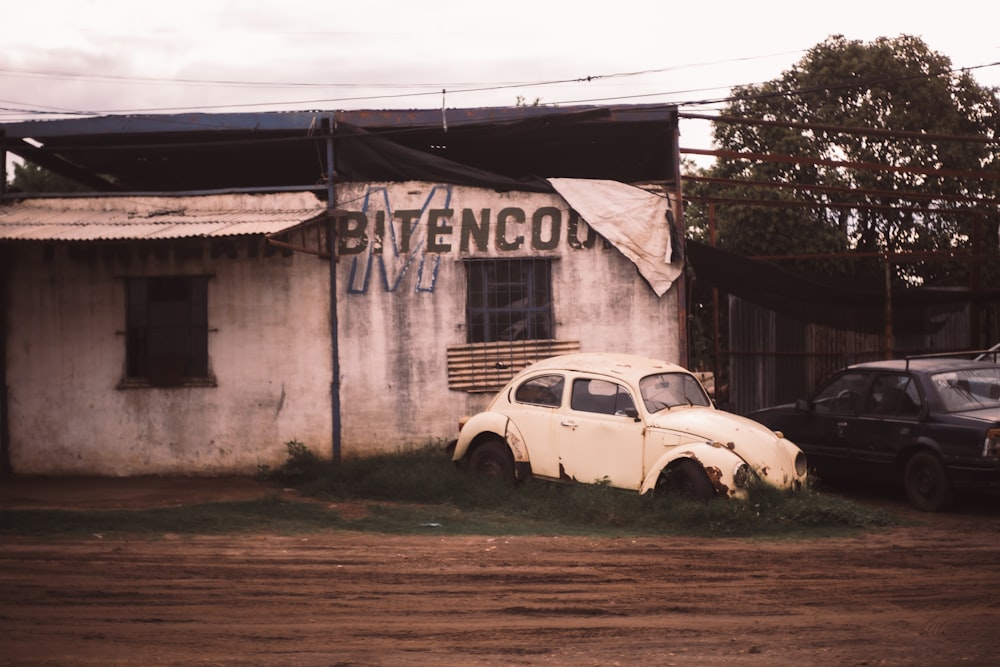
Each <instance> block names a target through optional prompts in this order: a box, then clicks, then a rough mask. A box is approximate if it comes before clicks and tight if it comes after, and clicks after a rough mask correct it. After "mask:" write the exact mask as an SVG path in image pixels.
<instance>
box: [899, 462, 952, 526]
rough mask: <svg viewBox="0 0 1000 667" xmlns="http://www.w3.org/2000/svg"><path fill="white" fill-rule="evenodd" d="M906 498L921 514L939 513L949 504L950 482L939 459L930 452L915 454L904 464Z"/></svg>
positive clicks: (950, 494) (950, 499)
mask: <svg viewBox="0 0 1000 667" xmlns="http://www.w3.org/2000/svg"><path fill="white" fill-rule="evenodd" d="M903 483H904V486H905V487H906V497H907V498H908V499H909V500H910V504H911V505H913V506H914V507H915V508H917V509H918V510H921V511H923V512H939V511H941V510H943V509H945V508H947V507H948V505H950V504H951V501H952V498H953V493H952V488H951V480H950V479H948V473H947V471H946V470H945V469H944V465H943V464H942V463H941V459H939V458H938V457H937V456H935V455H934V454H932V453H930V452H917V453H916V454H914V455H913V456H912V457H910V460H909V461H907V462H906V469H905V471H904V473H903Z"/></svg>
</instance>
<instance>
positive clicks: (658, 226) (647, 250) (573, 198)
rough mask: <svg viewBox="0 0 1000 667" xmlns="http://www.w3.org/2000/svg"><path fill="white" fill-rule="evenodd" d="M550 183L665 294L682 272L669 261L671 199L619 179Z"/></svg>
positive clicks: (651, 283) (569, 179) (555, 180)
mask: <svg viewBox="0 0 1000 667" xmlns="http://www.w3.org/2000/svg"><path fill="white" fill-rule="evenodd" d="M549 183H551V184H552V187H554V188H555V189H556V192H558V193H559V195H560V196H561V197H562V198H563V199H565V200H566V203H567V204H569V205H570V207H572V208H573V209H574V210H575V211H576V212H577V213H579V214H580V217H582V218H583V219H584V220H585V221H586V222H587V224H588V225H590V226H591V227H592V228H593V229H594V230H596V231H597V233H598V234H600V235H601V236H603V237H604V238H605V239H607V240H608V242H609V243H611V244H612V245H614V246H615V247H616V248H618V250H620V251H621V252H622V254H623V255H625V256H626V257H627V258H628V259H629V260H630V261H631V262H632V263H633V264H635V265H636V268H638V269H639V273H640V275H642V277H643V278H645V279H646V282H648V283H649V286H650V287H652V288H653V291H654V292H655V293H656V296H663V295H664V294H665V293H666V292H667V290H668V289H670V286H671V285H672V284H673V283H674V280H676V279H677V276H678V275H680V272H681V271H682V270H683V262H674V263H671V262H670V255H671V252H672V250H673V248H672V247H671V242H670V233H671V232H670V226H671V225H670V221H669V220H668V219H667V211H669V210H670V200H669V199H667V198H666V197H661V196H659V195H656V194H654V193H652V192H647V191H646V190H643V189H642V188H637V187H635V186H633V185H628V184H627V183H620V182H618V181H608V180H598V179H582V178H550V179H549Z"/></svg>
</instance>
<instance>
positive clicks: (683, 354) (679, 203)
mask: <svg viewBox="0 0 1000 667" xmlns="http://www.w3.org/2000/svg"><path fill="white" fill-rule="evenodd" d="M672 123H673V141H672V142H671V143H672V144H673V145H672V148H673V151H672V152H673V154H672V155H671V156H670V158H671V160H672V161H673V170H674V174H673V176H674V229H675V230H676V232H677V234H676V235H675V238H676V239H677V243H679V244H680V246H681V247H680V255H681V262H682V264H681V273H680V275H679V276H678V277H677V317H678V327H677V348H678V349H677V352H678V360H677V363H678V364H679V365H681V366H683V367H684V368H687V367H688V331H687V327H688V316H687V253H686V252H685V250H684V192H683V188H681V148H680V146H681V143H680V142H681V129H680V125H679V122H678V118H677V112H676V111H674V113H673V114H672Z"/></svg>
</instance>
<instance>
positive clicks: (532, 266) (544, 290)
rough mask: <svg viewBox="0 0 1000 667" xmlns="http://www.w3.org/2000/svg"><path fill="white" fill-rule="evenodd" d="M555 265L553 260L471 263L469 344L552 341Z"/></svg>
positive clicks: (469, 274) (467, 267)
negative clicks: (553, 270) (552, 274)
mask: <svg viewBox="0 0 1000 667" xmlns="http://www.w3.org/2000/svg"><path fill="white" fill-rule="evenodd" d="M551 265H552V262H551V260H548V259H491V260H468V261H466V270H467V275H468V292H467V294H468V298H467V302H466V325H467V342H469V343H492V342H497V341H514V340H545V339H550V338H552V336H553V326H552V276H551Z"/></svg>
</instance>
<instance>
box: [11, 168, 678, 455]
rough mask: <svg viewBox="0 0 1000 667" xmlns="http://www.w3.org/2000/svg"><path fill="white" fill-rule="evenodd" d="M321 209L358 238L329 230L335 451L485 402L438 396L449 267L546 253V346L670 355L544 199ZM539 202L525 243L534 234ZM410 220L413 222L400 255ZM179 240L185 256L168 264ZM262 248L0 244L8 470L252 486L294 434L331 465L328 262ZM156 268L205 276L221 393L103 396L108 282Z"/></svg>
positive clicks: (396, 201)
mask: <svg viewBox="0 0 1000 667" xmlns="http://www.w3.org/2000/svg"><path fill="white" fill-rule="evenodd" d="M337 208H338V210H339V211H346V212H347V213H348V214H350V215H352V216H354V218H353V220H354V223H353V224H359V222H360V221H364V223H365V224H366V225H367V228H366V229H365V230H363V231H364V233H363V234H362V233H361V232H359V231H358V230H357V229H355V230H354V231H353V232H352V233H349V234H346V235H344V236H343V239H342V240H343V242H344V243H345V248H344V249H342V252H341V253H340V255H339V258H338V259H337V263H336V267H335V271H336V281H337V291H336V295H335V298H336V303H337V318H336V320H337V334H338V339H337V345H338V349H339V364H340V375H339V397H340V405H341V412H340V429H341V430H340V436H341V437H340V446H341V454H342V455H343V456H345V457H349V456H356V455H365V454H370V453H376V452H385V451H394V450H397V449H401V448H409V447H414V446H421V445H424V444H428V443H434V442H437V443H441V444H443V443H444V442H446V441H447V440H449V439H451V438H453V437H455V435H456V430H457V423H458V420H459V418H461V417H462V416H463V415H469V414H473V413H475V412H477V411H479V410H481V409H482V408H483V407H484V406H485V405H486V403H487V402H488V401H489V399H490V398H491V395H490V394H482V393H467V392H464V391H455V390H452V389H450V388H449V386H448V373H447V346H448V345H452V344H464V343H466V342H467V340H466V331H465V322H466V314H465V307H466V272H465V268H464V265H463V262H462V259H463V258H468V257H497V258H499V257H510V258H514V257H539V258H541V257H544V258H551V259H552V260H553V262H552V291H553V308H554V317H555V332H554V336H555V338H556V339H558V340H575V341H579V342H580V348H581V349H582V350H583V351H619V352H632V353H639V354H647V355H650V356H655V357H660V358H664V359H667V360H670V361H676V360H677V359H678V358H679V339H678V335H677V334H678V326H679V321H678V316H677V291H676V288H672V289H670V290H669V291H667V292H666V294H664V295H663V296H662V297H657V296H656V294H655V293H654V292H653V290H652V289H650V287H649V286H648V285H647V284H646V282H645V280H644V279H643V278H642V277H641V276H640V275H639V273H638V272H637V270H636V268H635V266H634V265H633V264H632V263H631V262H630V261H629V260H627V259H626V258H625V257H624V256H623V255H622V254H621V252H619V251H618V250H617V249H615V248H613V247H610V246H607V245H605V244H604V243H603V242H602V240H600V239H598V240H597V242H596V243H595V244H593V245H591V246H590V247H582V246H583V243H582V242H583V241H585V240H586V239H587V237H588V234H589V232H590V230H589V228H588V227H587V225H586V224H585V223H584V222H582V221H581V222H579V224H578V225H577V226H576V228H575V236H574V238H573V239H572V242H571V239H570V238H569V232H570V231H571V227H573V226H572V225H570V224H569V220H570V210H569V207H568V206H567V204H566V202H565V201H563V200H562V199H561V198H560V197H559V196H558V195H555V194H526V193H511V192H508V193H501V192H494V191H492V190H485V189H478V188H464V187H457V186H435V185H433V184H428V183H402V184H394V185H377V184H374V185H373V184H348V185H341V186H338V189H337ZM504 209H512V210H513V211H514V212H515V213H516V212H517V211H520V212H523V213H524V217H525V222H517V221H516V220H517V218H516V216H515V217H512V218H510V219H509V221H508V224H507V225H506V228H502V227H501V228H498V225H497V219H498V217H499V214H500V212H501V211H502V210H504ZM543 209H544V210H546V212H547V213H546V215H545V216H542V217H541V218H540V220H541V221H542V222H541V223H540V226H539V229H538V231H539V234H536V235H534V236H535V239H534V240H533V230H532V222H531V221H532V218H533V216H534V214H535V213H536V212H538V211H539V210H543ZM406 210H412V211H417V212H419V214H414V217H413V222H412V226H411V230H410V234H409V236H408V238H407V239H406V241H405V243H407V244H408V249H407V251H406V252H403V245H404V236H405V235H404V234H403V229H402V227H401V224H400V215H401V212H402V211H406ZM431 211H452V213H450V214H444V213H438V214H436V215H437V216H438V217H437V220H438V222H437V223H436V224H437V228H436V230H437V231H436V233H435V234H433V235H429V234H428V220H429V216H430V212H431ZM466 211H470V212H472V215H473V216H474V217H475V218H476V220H477V222H479V223H481V222H482V221H484V220H485V221H486V222H487V223H488V226H489V235H488V239H489V240H488V241H487V243H486V247H484V248H482V247H478V246H477V245H476V243H470V244H468V247H467V248H464V249H463V248H462V231H461V226H462V217H463V215H464V214H465V212H466ZM380 212H381V214H382V218H381V220H382V222H379V219H380ZM553 234H558V239H557V240H555V241H554V242H553V238H554V237H553ZM500 239H503V240H504V241H505V242H506V243H507V244H509V245H510V246H512V247H508V248H503V247H501V245H502V244H501V243H500ZM192 243H193V244H194V246H193V247H195V248H196V251H195V252H193V253H192V252H189V251H187V250H185V251H183V252H181V251H180V248H182V247H183V248H191V247H192ZM261 243H262V241H261V240H260V239H257V240H256V241H252V240H248V239H244V240H238V241H236V242H235V245H234V247H235V248H236V253H235V254H234V255H232V254H230V253H226V252H223V253H216V252H213V251H212V245H211V242H208V241H205V242H199V241H183V242H177V241H155V242H152V241H136V242H133V243H117V244H107V243H103V242H86V243H73V244H61V243H51V244H44V243H18V244H16V245H12V246H10V250H11V251H12V252H10V253H9V256H8V259H9V260H10V264H11V266H10V267H9V272H8V274H7V275H8V279H9V281H10V282H9V284H8V290H7V291H8V304H7V306H8V318H7V322H8V331H7V349H6V354H7V379H6V380H7V386H8V391H9V396H8V400H9V404H8V405H9V420H8V421H9V431H10V435H11V447H10V458H11V464H12V468H13V471H14V472H15V474H23V475H30V474H46V475H154V474H187V475H212V474H252V473H254V472H256V471H257V469H258V466H260V465H270V466H276V465H280V464H281V463H282V462H283V461H284V460H285V457H286V448H285V443H286V442H287V441H289V440H293V439H294V440H299V441H301V442H303V443H305V444H306V445H307V446H308V447H309V448H310V449H311V450H313V451H314V452H316V453H318V454H320V455H324V456H329V455H330V453H331V452H332V451H333V445H334V438H333V431H334V427H333V424H334V417H333V413H332V403H331V396H332V395H331V385H332V384H333V363H332V344H333V343H332V341H331V337H330V318H329V305H330V302H331V300H330V294H329V287H330V273H329V272H330V264H329V262H328V261H327V260H325V259H320V258H318V257H316V256H315V255H310V254H303V253H294V254H283V253H276V254H271V255H270V256H267V255H266V254H265V253H264V252H263V251H262V245H259V244H261ZM254 244H258V245H254ZM359 244H360V245H359ZM361 245H363V247H361ZM546 246H550V247H546ZM123 248H127V251H124V252H123V251H122V249H123ZM373 248H379V249H380V250H381V253H380V254H379V253H375V254H373V253H372V249H373ZM111 249H114V252H111V251H110V250H111ZM359 249H360V252H355V251H357V250H359ZM156 275H209V276H211V279H210V280H209V283H208V309H209V313H208V317H209V327H210V333H209V364H210V369H211V371H212V373H213V375H214V376H215V378H216V379H217V386H215V387H188V388H171V389H156V388H120V387H119V383H120V381H121V380H122V376H123V374H124V366H125V336H124V331H125V288H124V283H123V279H124V278H126V277H133V276H156Z"/></svg>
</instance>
